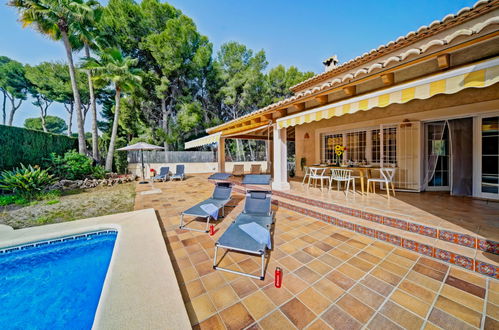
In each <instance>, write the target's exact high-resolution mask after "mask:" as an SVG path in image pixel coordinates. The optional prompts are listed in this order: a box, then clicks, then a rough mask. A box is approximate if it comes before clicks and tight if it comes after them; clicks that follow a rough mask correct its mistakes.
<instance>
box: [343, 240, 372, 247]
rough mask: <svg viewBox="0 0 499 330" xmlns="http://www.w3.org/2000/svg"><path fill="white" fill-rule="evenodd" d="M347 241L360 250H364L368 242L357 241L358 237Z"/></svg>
mask: <svg viewBox="0 0 499 330" xmlns="http://www.w3.org/2000/svg"><path fill="white" fill-rule="evenodd" d="M346 243H347V244H348V245H350V246H353V247H355V248H357V249H359V250H362V249H363V248H365V247H366V246H367V244H364V243H362V242H359V241H357V240H356V239H351V240H348V241H346Z"/></svg>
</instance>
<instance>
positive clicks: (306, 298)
mask: <svg viewBox="0 0 499 330" xmlns="http://www.w3.org/2000/svg"><path fill="white" fill-rule="evenodd" d="M298 299H300V301H301V302H303V303H304V304H305V305H306V306H307V307H308V308H310V310H311V311H312V312H314V313H315V314H317V315H318V314H320V313H322V312H323V311H324V310H325V309H326V308H328V307H329V305H330V302H329V300H328V299H326V298H325V297H324V296H323V295H321V294H320V293H318V292H317V291H316V290H314V289H313V288H308V289H307V290H305V291H303V292H302V293H301V294H300V295H299V296H298Z"/></svg>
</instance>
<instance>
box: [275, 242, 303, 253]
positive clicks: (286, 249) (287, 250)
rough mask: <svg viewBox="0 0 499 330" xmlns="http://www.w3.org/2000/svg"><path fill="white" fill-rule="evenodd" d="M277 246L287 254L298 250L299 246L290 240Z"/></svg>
mask: <svg viewBox="0 0 499 330" xmlns="http://www.w3.org/2000/svg"><path fill="white" fill-rule="evenodd" d="M279 248H280V249H281V250H282V251H283V252H285V253H287V254H293V253H295V252H296V251H298V250H299V248H298V247H297V246H296V245H293V243H291V242H287V243H284V244H282V245H281V246H279Z"/></svg>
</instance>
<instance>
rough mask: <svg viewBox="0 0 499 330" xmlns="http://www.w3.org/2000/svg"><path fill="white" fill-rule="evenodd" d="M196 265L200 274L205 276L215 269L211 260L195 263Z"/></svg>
mask: <svg viewBox="0 0 499 330" xmlns="http://www.w3.org/2000/svg"><path fill="white" fill-rule="evenodd" d="M194 267H195V268H196V270H197V272H198V273H199V276H204V275H207V274H209V273H212V272H214V271H215V270H214V269H213V263H212V261H211V260H210V261H205V262H200V263H198V264H195V265H194Z"/></svg>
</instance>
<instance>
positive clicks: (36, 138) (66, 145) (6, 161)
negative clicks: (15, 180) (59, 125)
mask: <svg viewBox="0 0 499 330" xmlns="http://www.w3.org/2000/svg"><path fill="white" fill-rule="evenodd" d="M77 143H78V140H77V139H75V138H73V137H68V136H65V135H60V134H52V133H45V132H40V131H34V130H30V129H25V128H20V127H12V126H4V125H0V154H1V155H2V157H0V170H12V169H14V168H16V167H18V166H19V165H20V164H30V165H33V166H34V165H41V164H42V163H43V160H44V159H45V158H47V157H48V156H49V155H50V154H51V153H56V154H59V155H62V154H64V153H65V152H66V151H68V150H71V149H74V148H76V147H77Z"/></svg>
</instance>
